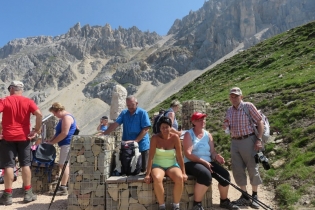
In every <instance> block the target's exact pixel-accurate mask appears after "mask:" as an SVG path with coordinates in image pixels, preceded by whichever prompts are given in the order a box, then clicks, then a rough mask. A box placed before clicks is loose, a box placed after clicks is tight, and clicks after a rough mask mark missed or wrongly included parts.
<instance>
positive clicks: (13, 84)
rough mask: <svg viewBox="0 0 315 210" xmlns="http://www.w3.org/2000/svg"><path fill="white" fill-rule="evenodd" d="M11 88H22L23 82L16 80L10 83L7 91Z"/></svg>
mask: <svg viewBox="0 0 315 210" xmlns="http://www.w3.org/2000/svg"><path fill="white" fill-rule="evenodd" d="M11 86H14V87H20V88H24V84H23V82H21V81H17V80H15V81H12V82H11V84H10V85H9V87H8V89H9V88H10V87H11Z"/></svg>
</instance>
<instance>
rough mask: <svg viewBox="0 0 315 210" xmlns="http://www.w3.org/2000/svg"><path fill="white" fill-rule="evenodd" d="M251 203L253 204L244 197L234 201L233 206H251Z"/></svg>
mask: <svg viewBox="0 0 315 210" xmlns="http://www.w3.org/2000/svg"><path fill="white" fill-rule="evenodd" d="M251 203H252V202H251V200H250V199H246V198H245V197H244V196H243V195H242V196H241V197H240V198H239V199H237V200H236V201H232V204H233V205H237V206H250V205H251Z"/></svg>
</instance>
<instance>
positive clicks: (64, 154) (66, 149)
mask: <svg viewBox="0 0 315 210" xmlns="http://www.w3.org/2000/svg"><path fill="white" fill-rule="evenodd" d="M69 151H70V145H63V146H61V147H60V157H59V165H63V164H65V162H66V159H67V157H68V153H69Z"/></svg>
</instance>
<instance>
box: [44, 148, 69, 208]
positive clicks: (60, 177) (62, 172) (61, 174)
mask: <svg viewBox="0 0 315 210" xmlns="http://www.w3.org/2000/svg"><path fill="white" fill-rule="evenodd" d="M69 158H70V150H69V153H68V156H67V159H66V161H65V163H64V164H63V167H62V170H61V173H60V176H59V178H58V182H57V185H56V189H55V191H54V194H53V197H52V199H51V201H50V204H49V207H48V210H49V209H50V206H51V204H52V203H53V202H54V199H55V196H56V193H57V190H58V187H59V185H60V181H61V179H62V177H63V174H64V172H65V170H66V167H67V164H68V161H69Z"/></svg>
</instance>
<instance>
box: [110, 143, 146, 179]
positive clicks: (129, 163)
mask: <svg viewBox="0 0 315 210" xmlns="http://www.w3.org/2000/svg"><path fill="white" fill-rule="evenodd" d="M115 156H116V157H115V164H116V166H115V169H114V172H113V174H112V175H113V176H120V175H127V176H128V175H137V174H139V173H140V171H141V167H142V157H141V153H140V152H139V146H138V143H137V142H131V143H128V144H126V143H125V142H124V141H121V143H120V148H119V151H117V150H116V154H115Z"/></svg>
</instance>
